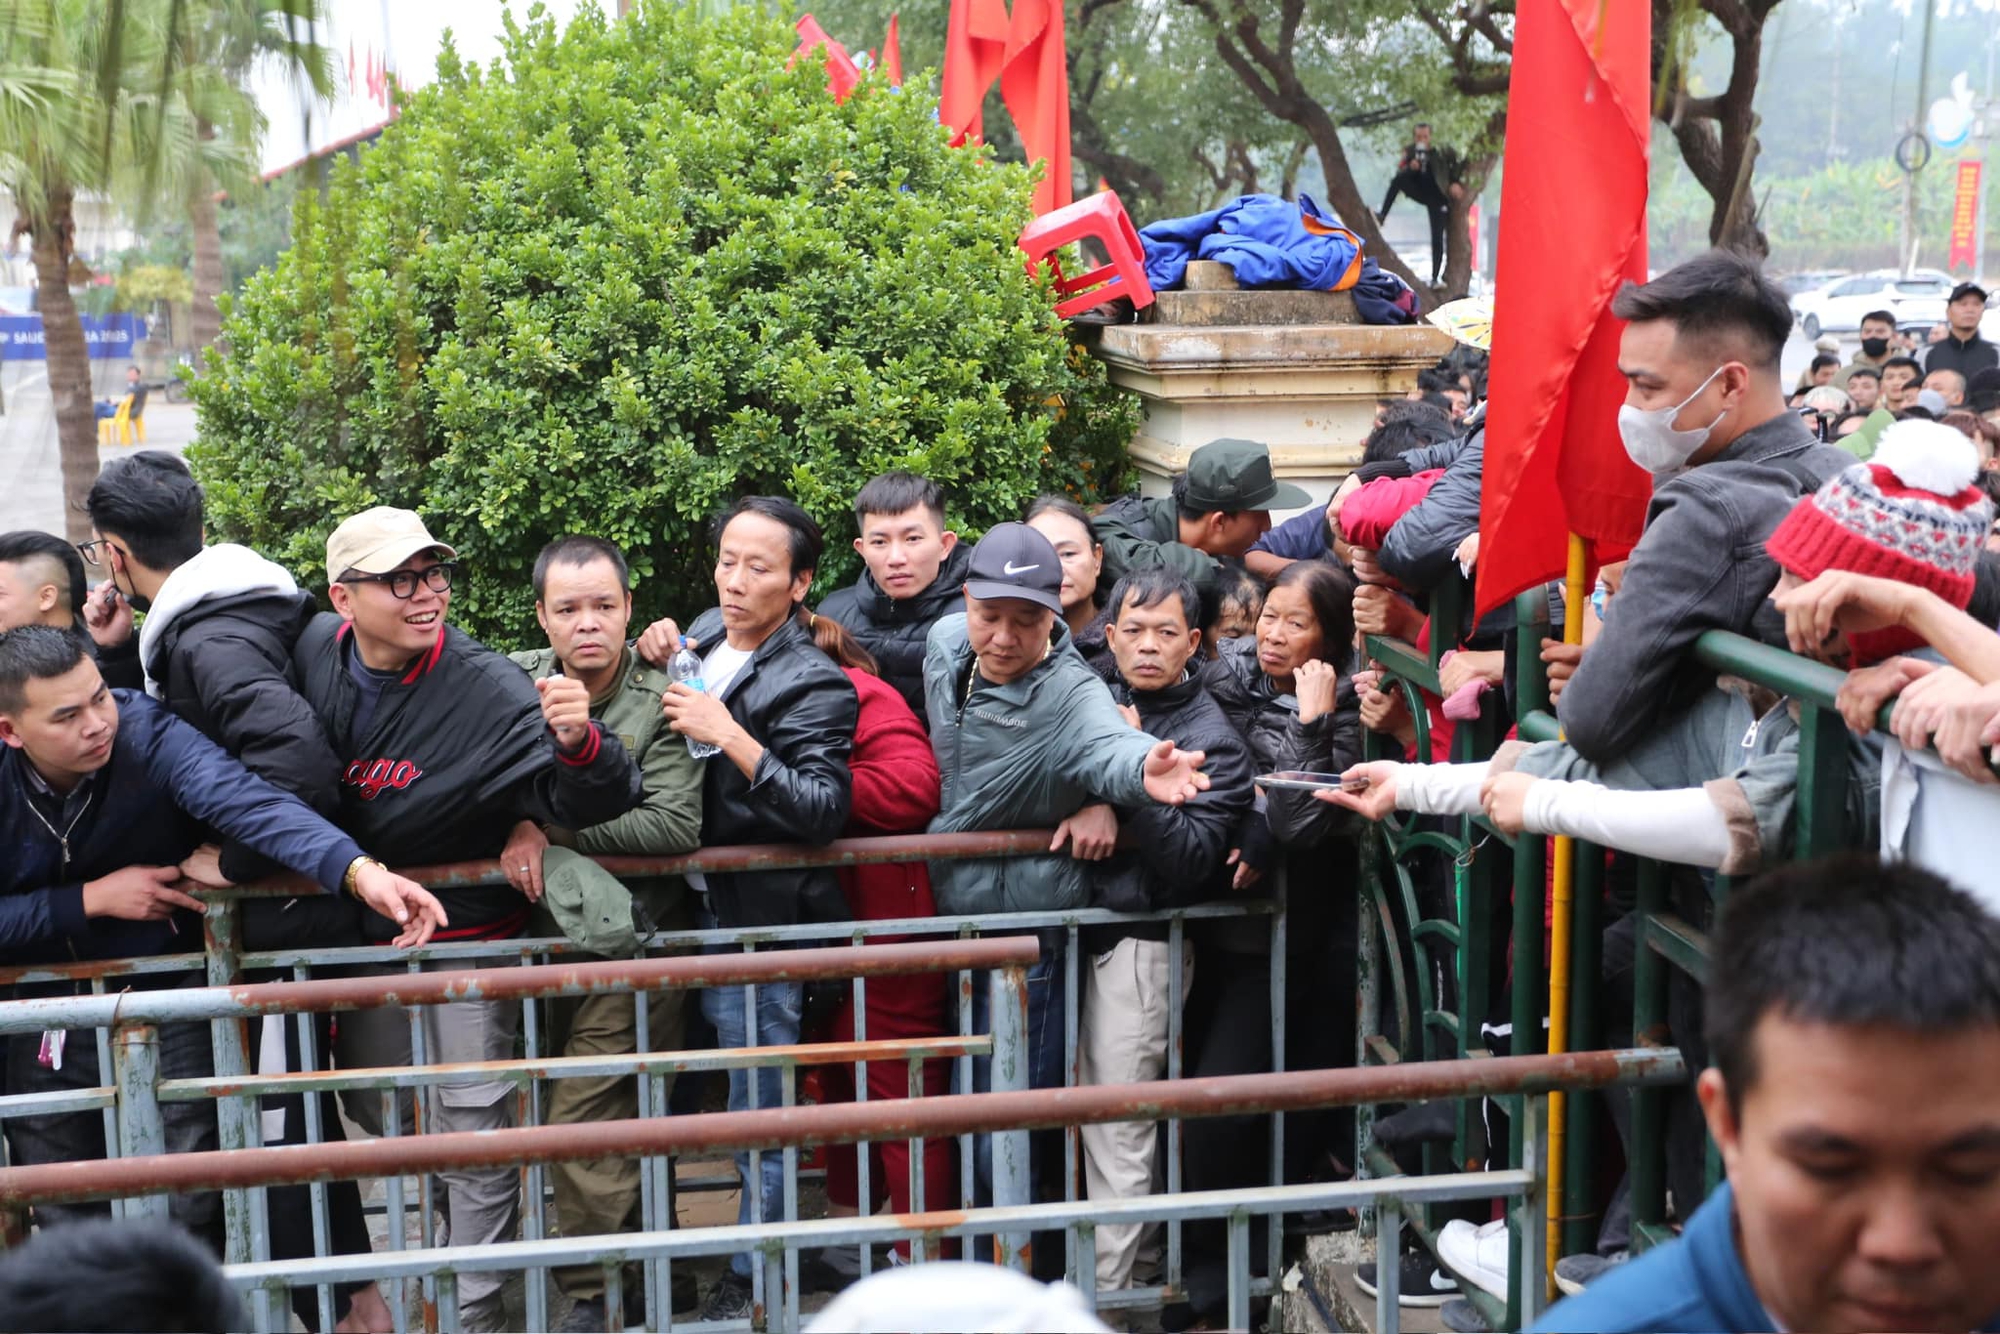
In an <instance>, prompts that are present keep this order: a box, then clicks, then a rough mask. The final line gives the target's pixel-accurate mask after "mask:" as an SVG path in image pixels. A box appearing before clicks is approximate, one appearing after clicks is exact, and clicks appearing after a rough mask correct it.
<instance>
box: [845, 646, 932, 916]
mask: <svg viewBox="0 0 2000 1334" xmlns="http://www.w3.org/2000/svg"><path fill="white" fill-rule="evenodd" d="M846 670H847V676H848V679H849V680H851V681H853V682H854V693H855V694H856V695H858V696H859V697H860V699H861V716H860V719H859V721H857V722H856V724H855V727H854V753H853V754H852V755H851V756H849V757H848V767H849V768H850V769H851V770H852V771H853V774H854V804H853V807H852V808H851V810H850V813H849V815H848V819H847V833H848V834H849V835H850V836H863V837H865V836H867V835H871V834H921V833H922V832H924V830H925V829H926V828H928V827H929V825H930V822H931V819H932V817H933V816H935V815H936V814H937V813H938V766H937V756H936V755H934V754H932V752H931V739H930V737H929V736H927V735H925V733H924V729H923V725H922V724H921V723H919V722H918V721H917V715H916V714H914V713H912V712H911V711H910V706H909V704H908V703H907V702H905V701H904V699H903V697H902V696H901V695H899V694H897V693H896V688H895V687H894V686H891V685H890V684H889V683H888V682H886V681H884V680H882V679H881V678H880V677H877V676H871V675H869V674H868V673H867V672H861V671H855V670H854V669H852V668H848V669H846ZM840 887H841V888H842V889H843V890H845V891H846V893H847V906H848V907H849V908H850V909H851V910H852V911H853V913H854V916H855V917H856V918H857V919H859V920H862V921H884V920H887V919H890V918H895V917H932V916H935V915H936V914H937V905H936V904H935V903H934V902H933V901H932V899H931V880H930V873H929V872H928V871H927V870H926V869H925V867H924V864H923V863H922V862H911V863H908V864H906V865H901V866H853V867H848V868H846V869H844V870H842V871H841V873H840Z"/></svg>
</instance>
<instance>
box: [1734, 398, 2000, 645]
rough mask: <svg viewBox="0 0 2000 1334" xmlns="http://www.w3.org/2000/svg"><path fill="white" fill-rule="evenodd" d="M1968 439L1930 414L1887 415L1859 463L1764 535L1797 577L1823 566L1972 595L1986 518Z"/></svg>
mask: <svg viewBox="0 0 2000 1334" xmlns="http://www.w3.org/2000/svg"><path fill="white" fill-rule="evenodd" d="M1978 476H1979V455H1978V454H1977V453H1976V452H1975V451H1974V449H1973V447H1972V442H1971V441H1970V440H1968V439H1966V438H1965V437H1964V436H1963V435H1961V434H1960V433H1959V432H1958V431H1956V430H1954V429H1953V428H1951V427H1949V426H1945V425H1943V424H1942V423H1939V422H1928V421H1919V420H1915V419H1912V420H1909V421H1901V422H1897V423H1896V424H1895V425H1894V426H1891V427H1890V428H1889V429H1888V430H1886V431H1884V432H1883V433H1882V443H1881V444H1880V446H1879V447H1877V449H1876V451H1875V455H1874V457H1873V458H1872V459H1870V460H1869V461H1868V462H1866V463H1857V464H1855V465H1854V466H1853V467H1851V468H1846V469H1843V470H1842V471H1841V472H1839V473H1837V474H1836V475H1834V476H1833V477H1830V478H1828V479H1827V480H1826V481H1825V482H1824V483H1822V484H1821V486H1820V488H1819V490H1818V491H1816V492H1814V493H1813V494H1812V495H1810V496H1807V497H1806V498H1804V499H1803V500H1801V501H1799V503H1798V504H1797V505H1796V506H1794V507H1793V509H1792V512H1791V513H1790V514H1788V515H1786V516H1785V520H1784V522H1783V523H1780V524H1779V525H1778V529H1777V531H1776V532H1774V533H1772V534H1771V538H1770V540H1769V541H1768V542H1766V543H1765V550H1766V551H1768V552H1769V553H1770V556H1771V559H1772V560H1775V561H1776V562H1777V563H1778V564H1779V565H1780V566H1782V567H1783V568H1784V569H1786V570H1788V571H1790V572H1791V573H1793V574H1795V575H1797V576H1798V577H1800V578H1801V579H1812V578H1815V577H1817V576H1818V575H1821V574H1823V573H1825V572H1826V571H1828V570H1851V571H1853V572H1855V573H1856V574H1872V575H1879V576H1880V577H1882V578H1885V579H1895V580H1897V581H1899V582H1901V583H1906V584H1914V585H1916V586H1917V587H1919V588H1927V589H1929V590H1930V591H1931V592H1933V593H1936V594H1937V595H1938V596H1939V597H1941V598H1943V599H1944V600H1945V601H1946V602H1949V603H1950V604H1951V605H1952V606H1954V607H1958V608H1961V609H1962V608H1964V606H1965V605H1966V603H1968V602H1970V601H1971V600H1972V583H1973V568H1974V566H1975V565H1976V564H1977V563H1978V560H1979V553H1980V551H1981V549H1982V548H1983V547H1984V545H1985V542H1986V534H1987V530H1988V529H1989V528H1990V527H1991V526H1992V523H1993V505H1992V502H1991V501H1989V500H1987V498H1986V493H1985V492H1984V491H1982V490H1981V489H1980V488H1979V486H1978V484H1977V479H1978Z"/></svg>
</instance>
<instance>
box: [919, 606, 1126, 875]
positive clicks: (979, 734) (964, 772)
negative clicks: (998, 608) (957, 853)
mask: <svg viewBox="0 0 2000 1334" xmlns="http://www.w3.org/2000/svg"><path fill="white" fill-rule="evenodd" d="M972 674H973V655H972V642H971V640H970V638H969V637H968V636H967V634H966V627H965V614H964V613H963V612H960V613H958V614H956V615H952V616H946V617H943V618H941V619H940V620H939V621H938V623H937V624H936V625H934V626H932V627H931V633H930V639H929V641H928V642H927V643H926V645H925V652H924V696H925V702H926V703H927V704H928V705H929V711H930V719H931V749H932V750H933V751H935V752H936V753H937V761H938V771H939V774H940V775H941V777H942V780H943V781H942V785H941V793H940V795H941V798H942V806H941V808H940V810H939V812H938V816H937V818H936V819H935V820H932V821H931V827H930V832H932V833H933V834H945V833H957V832H961V831H964V830H972V829H1034V828H1044V829H1046V828H1049V827H1051V826H1053V825H1056V824H1058V823H1060V822H1061V821H1063V820H1064V819H1067V818H1068V817H1069V816H1071V815H1074V814H1076V812H1077V811H1078V809H1080V808H1081V807H1084V806H1087V805H1089V804H1091V803H1092V802H1100V801H1101V802H1109V803H1110V804H1111V805H1113V806H1136V805H1138V804H1139V803H1141V802H1145V801H1150V800H1152V798H1150V797H1148V796H1147V795H1146V787H1145V782H1144V780H1143V771H1144V768H1145V762H1146V752H1147V751H1148V750H1150V749H1152V747H1153V745H1154V738H1152V737H1151V736H1148V735H1147V734H1146V733H1144V732H1141V731H1139V730H1138V729H1137V728H1135V727H1133V726H1132V725H1131V724H1129V723H1127V722H1126V721H1125V719H1124V718H1123V717H1122V716H1120V714H1119V712H1118V706H1117V705H1116V704H1115V703H1114V702H1113V701H1112V698H1111V691H1110V689H1109V688H1108V687H1106V686H1105V684H1104V682H1103V680H1102V679H1101V678H1099V677H1098V675H1097V673H1095V672H1093V671H1092V670H1091V669H1090V668H1089V667H1088V666H1086V665H1085V663H1084V661H1083V659H1082V658H1081V657H1079V656H1078V655H1077V652H1076V650H1075V649H1074V648H1072V647H1071V646H1070V638H1069V630H1068V628H1067V627H1065V626H1064V625H1063V623H1062V621H1061V619H1060V618H1058V619H1057V621H1056V623H1055V641H1054V643H1053V644H1051V645H1050V647H1049V652H1048V656H1047V657H1045V658H1043V659H1042V661H1041V662H1040V663H1038V664H1036V666H1035V667H1034V668H1033V669H1032V670H1031V671H1029V672H1028V674H1027V675H1026V676H1023V677H1022V678H1021V679H1020V680H1018V681H1010V682H1008V683H1007V684H1006V685H1004V686H996V685H992V684H990V683H988V682H986V681H984V680H979V679H974V683H973V688H972V690H971V692H970V694H969V695H968V693H967V690H966V681H967V679H968V678H969V677H972ZM930 871H931V891H932V893H933V894H935V895H936V898H937V906H938V911H939V912H941V913H993V912H1040V911H1050V910H1055V909H1063V908H1081V907H1084V906H1086V905H1087V904H1088V903H1089V901H1090V880H1089V877H1088V875H1087V874H1086V873H1085V869H1084V864H1083V863H1082V862H1078V861H1076V860H1075V859H1073V858H1072V857H1071V856H1070V855H1069V853H1068V852H1062V853H1059V854H1056V855H1053V856H1048V857H1010V858H1005V859H1000V858H995V859H991V860H980V861H954V862H933V863H931V868H930Z"/></svg>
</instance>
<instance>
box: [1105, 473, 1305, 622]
mask: <svg viewBox="0 0 2000 1334" xmlns="http://www.w3.org/2000/svg"><path fill="white" fill-rule="evenodd" d="M1312 503H1313V499H1312V497H1311V496H1309V495H1307V494H1306V492H1305V489H1304V488H1302V487H1297V486H1294V485H1292V484H1291V483H1290V482H1281V481H1279V480H1278V479H1277V477H1276V476H1275V475H1274V474H1273V473H1272V471H1271V451H1270V449H1269V447H1268V446H1265V445H1260V444H1258V443H1257V442H1256V441H1254V440H1231V439H1222V440H1211V441H1209V442H1208V443H1207V444H1205V445H1203V446H1201V447H1200V448H1199V449H1197V450H1195V451H1194V452H1193V453H1192V454H1189V455H1188V464H1187V471H1186V472H1183V473H1181V474H1180V475H1178V476H1177V477H1175V478H1174V483H1173V494H1172V495H1169V496H1159V497H1155V498H1154V499H1151V500H1148V499H1146V498H1144V497H1142V496H1139V495H1136V494H1135V495H1129V496H1124V497H1122V498H1120V499H1118V500H1115V501H1113V502H1112V503H1111V504H1109V505H1107V506H1105V508H1104V511H1103V513H1101V514H1099V515H1098V516H1097V517H1096V518H1095V519H1094V520H1092V523H1091V526H1092V527H1093V528H1095V529H1096V531H1097V540H1098V541H1100V542H1102V543H1103V544H1104V566H1103V569H1102V570H1100V571H1099V573H1098V576H1097V597H1098V601H1099V602H1102V601H1104V600H1105V599H1106V598H1108V597H1109V596H1110V595H1111V589H1112V587H1113V586H1114V585H1115V584H1117V582H1118V581H1119V580H1120V579H1123V578H1124V577H1125V576H1126V575H1127V574H1130V573H1131V572H1132V571H1133V570H1142V569H1147V568H1150V567H1152V566H1155V565H1164V566H1166V567H1167V568H1168V569H1171V570H1173V571H1174V572H1175V573H1177V574H1181V575H1185V576H1186V577H1187V579H1188V582H1190V583H1192V584H1193V585H1194V587H1195V591H1196V592H1198V593H1200V594H1201V610H1202V623H1203V625H1204V626H1206V625H1207V624H1208V623H1209V622H1211V621H1213V620H1214V619H1215V608H1216V596H1217V592H1216V574H1217V571H1219V570H1220V569H1221V566H1222V558H1223V557H1224V556H1230V557H1236V558H1239V559H1240V558H1241V557H1242V555H1243V553H1244V552H1246V551H1248V550H1249V549H1250V548H1251V546H1252V545H1253V544H1254V543H1255V542H1256V541H1257V539H1258V538H1260V537H1262V536H1263V535H1264V534H1265V533H1267V532H1269V531H1270V530H1271V511H1272V510H1274V509H1278V510H1295V509H1304V508H1305V507H1306V506H1308V505H1310V504H1312Z"/></svg>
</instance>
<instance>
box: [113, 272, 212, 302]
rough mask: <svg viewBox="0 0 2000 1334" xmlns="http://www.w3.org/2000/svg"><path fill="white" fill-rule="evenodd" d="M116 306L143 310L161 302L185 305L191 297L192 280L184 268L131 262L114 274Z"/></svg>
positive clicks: (192, 295)
mask: <svg viewBox="0 0 2000 1334" xmlns="http://www.w3.org/2000/svg"><path fill="white" fill-rule="evenodd" d="M117 291H118V309H120V310H146V309H147V308H149V307H151V306H154V305H158V304H159V303H161V302H165V303H166V304H168V305H171V306H185V305H186V304H187V303H188V302H190V301H192V300H194V282H193V281H192V280H191V279H190V278H189V277H188V274H187V270H186V269H181V268H175V267H173V266H171V265H166V264H135V265H133V266H132V267H130V268H128V269H126V270H125V271H124V272H122V273H120V274H119V275H118V288H117Z"/></svg>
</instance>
